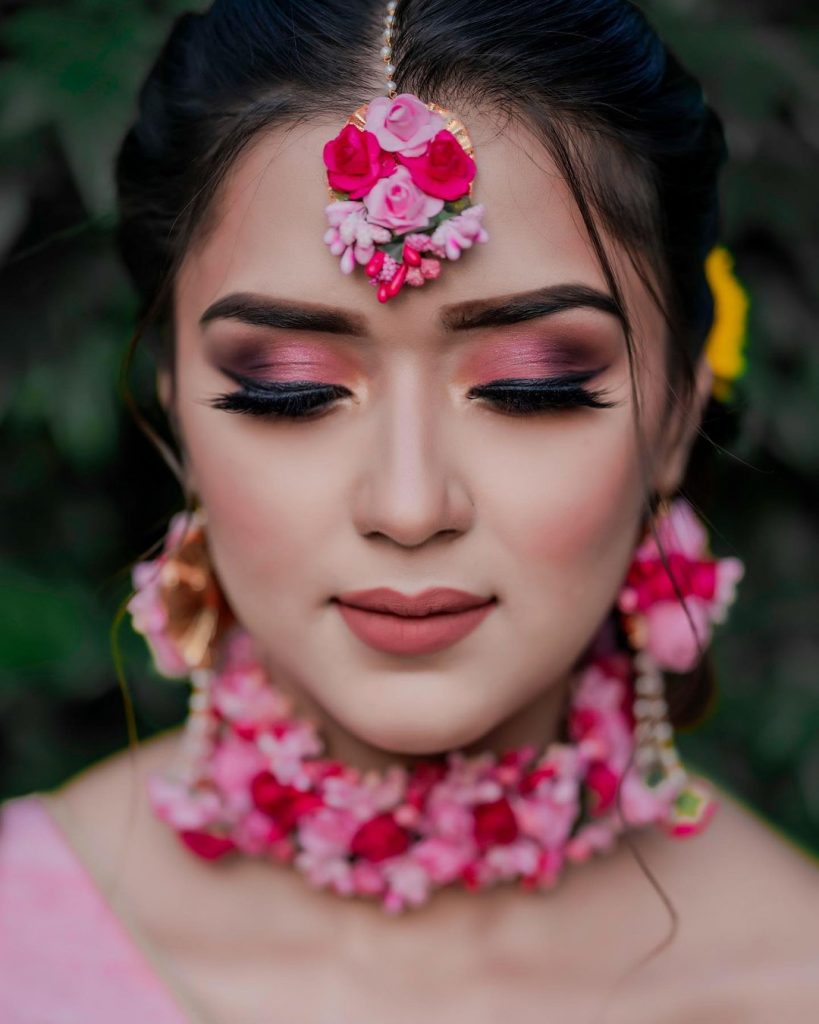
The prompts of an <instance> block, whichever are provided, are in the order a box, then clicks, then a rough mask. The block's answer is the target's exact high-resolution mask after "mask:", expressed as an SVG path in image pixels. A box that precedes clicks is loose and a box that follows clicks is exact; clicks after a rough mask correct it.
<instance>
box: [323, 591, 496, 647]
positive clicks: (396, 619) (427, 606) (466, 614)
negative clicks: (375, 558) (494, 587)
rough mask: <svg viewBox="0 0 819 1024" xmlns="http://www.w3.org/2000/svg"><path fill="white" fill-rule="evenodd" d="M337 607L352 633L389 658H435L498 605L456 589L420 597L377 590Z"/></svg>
mask: <svg viewBox="0 0 819 1024" xmlns="http://www.w3.org/2000/svg"><path fill="white" fill-rule="evenodd" d="M335 603H336V604H337V606H338V610H339V612H340V613H341V616H342V618H343V619H344V621H345V622H346V623H347V626H348V627H349V628H350V630H351V631H352V632H353V633H354V634H355V635H356V636H357V637H358V639H359V640H361V641H362V642H363V643H365V644H367V645H368V646H369V647H373V648H374V649H375V650H378V651H384V652H386V653H389V654H434V653H435V652H436V651H441V650H444V649H445V648H447V647H450V646H452V644H454V643H457V641H458V640H461V639H463V638H464V637H465V636H467V635H468V634H469V633H471V632H472V631H473V630H474V629H476V628H477V627H478V626H479V625H480V623H481V622H483V620H484V619H485V618H486V616H487V615H488V614H489V612H491V611H492V609H493V608H494V607H495V605H496V604H497V601H496V600H495V598H494V597H492V598H486V597H481V596H480V595H478V594H470V593H468V592H467V591H465V590H455V589H453V588H451V587H433V588H431V589H429V590H425V591H423V592H422V593H420V594H416V595H414V596H409V595H407V594H401V593H399V592H398V591H396V590H392V589H390V588H389V587H377V588H375V589H373V590H358V591H349V592H347V593H345V594H340V595H339V596H338V597H337V598H335Z"/></svg>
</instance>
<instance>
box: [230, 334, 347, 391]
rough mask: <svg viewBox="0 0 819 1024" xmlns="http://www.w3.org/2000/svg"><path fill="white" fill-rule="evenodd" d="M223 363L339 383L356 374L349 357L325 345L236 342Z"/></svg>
mask: <svg viewBox="0 0 819 1024" xmlns="http://www.w3.org/2000/svg"><path fill="white" fill-rule="evenodd" d="M221 364H222V365H223V366H226V367H229V368H230V369H232V370H235V371H237V372H239V373H243V374H247V375H249V376H251V375H257V376H259V377H264V378H265V379H266V380H274V381H282V382H286V381H295V380H323V381H327V382H333V383H337V382H339V381H340V379H342V378H344V377H349V376H350V375H351V374H355V372H356V370H355V367H354V366H353V364H352V362H351V361H350V360H349V359H344V358H343V356H341V355H340V354H339V353H338V352H334V351H332V350H331V349H330V348H328V347H327V346H323V345H308V344H305V343H303V342H281V343H273V344H270V343H269V342H268V343H266V344H253V345H245V346H241V345H240V346H237V347H236V348H235V350H234V351H229V352H227V353H225V355H224V356H223V357H222V359H221Z"/></svg>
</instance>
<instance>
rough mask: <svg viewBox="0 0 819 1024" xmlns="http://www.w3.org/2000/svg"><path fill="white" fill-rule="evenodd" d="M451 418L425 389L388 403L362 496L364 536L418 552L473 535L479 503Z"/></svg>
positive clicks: (375, 428)
mask: <svg viewBox="0 0 819 1024" xmlns="http://www.w3.org/2000/svg"><path fill="white" fill-rule="evenodd" d="M425 391H426V393H425ZM447 413H448V410H447V409H446V408H445V403H441V402H436V401H435V399H434V398H433V396H432V395H431V394H430V392H429V388H426V389H425V387H424V385H423V384H422V382H420V381H417V382H416V383H414V384H407V382H406V381H404V382H403V384H402V386H401V387H398V388H396V392H395V393H394V394H392V395H390V397H389V398H386V397H385V399H384V403H383V406H382V408H381V410H379V414H380V415H379V416H378V417H376V418H375V420H374V422H373V425H372V435H371V444H370V445H368V446H367V451H366V454H365V456H364V466H363V470H362V475H361V478H360V485H359V487H358V491H357V494H356V502H355V521H356V527H357V529H358V530H359V532H360V533H361V534H362V535H363V536H371V537H373V536H382V537H386V538H388V539H389V540H391V541H393V542H394V543H395V544H398V545H400V546H401V547H407V548H412V547H418V546H419V545H422V544H425V543H426V542H428V541H429V540H430V539H432V538H433V537H438V536H439V535H440V536H441V537H444V536H448V537H450V538H454V537H455V536H457V535H459V534H461V533H464V532H465V531H467V530H468V529H469V527H470V525H471V523H472V519H473V515H474V502H473V500H472V497H471V494H470V491H469V488H468V487H467V485H466V482H465V480H464V479H463V476H462V470H463V469H464V460H462V459H461V460H459V457H458V451H457V447H458V446H457V431H452V430H448V429H447V427H448V426H449V427H452V426H453V424H452V423H451V420H449V419H448V415H447ZM447 435H449V437H447Z"/></svg>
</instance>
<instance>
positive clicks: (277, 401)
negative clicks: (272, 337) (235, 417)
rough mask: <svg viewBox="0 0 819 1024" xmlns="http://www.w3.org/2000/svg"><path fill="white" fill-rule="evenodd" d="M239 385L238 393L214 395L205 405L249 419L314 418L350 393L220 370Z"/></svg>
mask: <svg viewBox="0 0 819 1024" xmlns="http://www.w3.org/2000/svg"><path fill="white" fill-rule="evenodd" d="M223 372H224V373H226V374H227V376H229V377H231V378H232V379H233V380H235V381H236V383H237V384H241V390H239V391H233V392H230V393H228V394H224V395H217V396H216V398H214V399H212V400H211V401H210V402H209V403H208V404H209V405H211V406H212V407H213V408H214V409H222V410H223V411H225V412H238V413H244V414H245V415H248V416H259V417H265V416H268V417H279V418H282V419H306V418H309V417H315V416H317V414H318V413H320V412H322V411H323V410H324V409H325V408H326V407H327V406H328V405H329V404H330V403H331V402H332V401H334V400H335V399H337V398H345V397H347V396H348V395H350V394H352V392H351V391H349V390H348V389H347V388H343V387H341V386H340V385H337V384H316V383H314V382H312V381H288V382H287V383H283V382H280V381H265V382H264V383H263V382H261V381H258V380H254V378H252V377H245V376H244V375H243V374H240V373H233V372H231V371H228V370H225V371H223Z"/></svg>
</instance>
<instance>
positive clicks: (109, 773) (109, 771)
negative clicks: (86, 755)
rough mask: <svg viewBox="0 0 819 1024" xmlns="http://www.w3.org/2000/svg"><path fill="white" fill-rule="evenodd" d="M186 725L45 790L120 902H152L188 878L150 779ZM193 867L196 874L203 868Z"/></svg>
mask: <svg viewBox="0 0 819 1024" xmlns="http://www.w3.org/2000/svg"><path fill="white" fill-rule="evenodd" d="M179 739H180V736H179V730H170V731H168V732H165V733H160V734H159V735H158V736H155V737H152V738H151V739H149V740H145V741H142V742H140V743H139V744H138V745H137V746H135V747H133V748H131V747H125V748H124V749H122V750H120V751H117V752H116V753H114V754H112V755H111V756H109V757H106V758H104V759H103V760H101V761H98V762H96V763H95V764H92V765H90V766H89V767H88V768H86V769H84V770H83V771H81V772H79V773H77V774H76V775H74V776H73V777H71V778H69V779H68V780H67V781H66V782H64V783H63V784H62V785H60V786H58V787H56V788H55V789H52V790H49V791H47V792H44V793H41V794H39V795H40V796H41V798H42V799H43V802H44V804H45V806H46V809H47V810H48V812H49V813H50V814H51V816H52V817H53V818H54V820H55V821H56V823H57V824H58V825H59V826H60V827H61V828H62V830H63V833H64V834H65V836H66V838H67V840H68V841H69V843H70V845H71V846H72V847H73V848H74V851H75V853H76V854H77V855H78V857H79V858H80V860H82V861H83V862H84V863H85V865H86V867H87V868H88V870H89V871H90V873H91V874H92V876H93V877H94V878H95V880H96V881H97V883H98V885H99V887H100V888H101V889H102V890H103V891H104V892H105V893H106V895H107V896H109V898H110V899H111V901H112V902H116V903H118V901H119V900H120V899H127V901H128V902H129V903H131V904H133V905H134V906H138V907H143V908H149V907H150V906H155V905H158V904H161V901H160V900H158V899H157V894H158V893H162V892H164V891H170V890H172V889H173V887H174V886H176V885H178V884H179V880H180V877H183V872H182V871H181V868H183V867H184V866H186V864H187V861H186V859H185V858H184V856H183V855H182V853H181V852H180V850H179V849H178V844H177V843H175V842H174V837H173V835H172V834H171V833H170V831H169V830H168V829H166V828H163V827H162V826H161V823H160V822H159V821H158V820H157V819H156V817H155V816H154V815H153V814H152V813H151V809H150V806H149V804H148V800H147V785H146V783H147V780H148V777H149V776H150V774H151V773H152V772H154V771H159V770H161V769H162V768H163V767H165V766H167V765H168V764H170V763H171V761H172V760H173V758H174V755H175V753H176V751H177V749H178V743H179ZM196 867H197V865H195V864H194V865H191V870H190V871H189V872H188V875H191V874H193V875H195V874H196Z"/></svg>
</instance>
